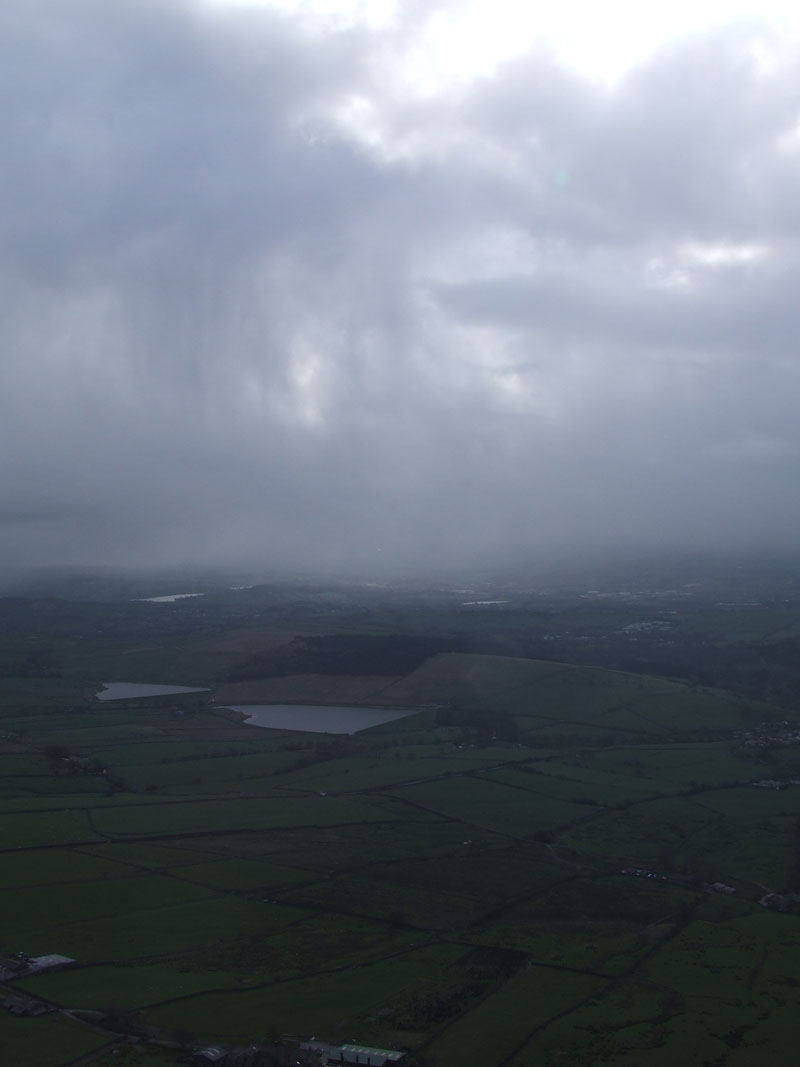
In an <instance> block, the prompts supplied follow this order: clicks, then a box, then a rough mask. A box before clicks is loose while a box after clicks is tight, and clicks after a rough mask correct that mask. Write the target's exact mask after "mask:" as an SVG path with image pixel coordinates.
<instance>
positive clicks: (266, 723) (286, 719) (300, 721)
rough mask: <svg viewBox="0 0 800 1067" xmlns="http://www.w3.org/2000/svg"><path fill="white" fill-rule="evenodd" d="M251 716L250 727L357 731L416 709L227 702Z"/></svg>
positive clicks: (347, 732)
mask: <svg viewBox="0 0 800 1067" xmlns="http://www.w3.org/2000/svg"><path fill="white" fill-rule="evenodd" d="M226 707H229V708H233V710H234V711H240V712H242V714H243V715H247V724H248V725H249V726H262V727H267V728H269V729H272V730H302V731H310V732H311V733H318V734H357V733H358V731H359V730H366V729H368V728H369V727H370V726H380V724H381V723H382V722H392V720H394V719H404V718H405V717H406V716H407V715H414V714H415V712H414V710H412V709H410V708H409V709H407V710H403V711H401V710H399V709H398V708H342V707H335V706H333V705H327V704H227V705H226Z"/></svg>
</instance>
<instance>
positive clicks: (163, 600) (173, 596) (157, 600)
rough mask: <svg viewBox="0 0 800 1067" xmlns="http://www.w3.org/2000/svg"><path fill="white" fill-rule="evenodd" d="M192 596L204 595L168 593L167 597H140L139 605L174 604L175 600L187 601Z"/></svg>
mask: <svg viewBox="0 0 800 1067" xmlns="http://www.w3.org/2000/svg"><path fill="white" fill-rule="evenodd" d="M193 596H205V593H169V594H168V595H167V596H140V597H136V600H137V601H138V602H139V603H140V604H174V603H175V601H176V600H188V599H189V598H190V597H193Z"/></svg>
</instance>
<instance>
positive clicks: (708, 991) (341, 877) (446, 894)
mask: <svg viewBox="0 0 800 1067" xmlns="http://www.w3.org/2000/svg"><path fill="white" fill-rule="evenodd" d="M259 633H262V636H264V635H266V636H265V637H264V639H265V641H266V645H264V644H260V643H259V640H260V639H259V636H258V633H256V632H255V631H253V632H248V631H235V632H230V633H221V634H220V635H219V636H218V637H217V638H214V637H212V636H209V635H204V636H202V637H187V638H185V639H181V642H180V647H179V648H176V647H174V646H170V645H168V644H167V645H165V646H164V647H150V646H147V645H144V646H141V649H140V651H138V652H137V651H135V648H136V647H137V646H133V648H130V649H128V650H127V651H122V650H120V649H119V648H116V649H115V648H113V647H110V645H109V644H106V646H105V647H104V648H103V649H102V650H101V651H100V652H98V653H97V655H96V657H95V660H94V661H92V658H91V655H90V654H89V652H88V651H87V650H85V649H84V650H82V651H81V658H80V659H79V661H78V663H79V666H75V667H73V673H72V674H71V675H68V677H66V678H62V679H61V680H57V679H36V680H28V679H25V680H18V679H0V715H1V716H2V719H1V720H0V721H1V722H2V727H3V738H2V739H1V742H2V745H4V746H5V747H2V748H0V770H1V771H2V791H0V849H2V853H3V854H2V870H3V877H2V886H1V887H0V903H2V908H1V909H0V946H1V948H0V951H1V952H3V953H6V954H10V953H12V952H24V953H28V954H30V955H40V954H46V953H59V954H63V955H66V956H69V957H73V958H74V960H75V961H76V962H75V963H74V964H73V965H72V966H70V967H69V968H67V969H64V970H59V971H54V972H50V973H42V974H36V975H27V976H25V975H21V976H18V977H17V978H16V979H13V978H8V977H7V979H6V981H5V982H4V983H3V991H4V993H5V994H6V995H9V994H12V993H16V994H24V995H26V996H31V997H34V998H41V1000H42V1002H43V1003H46V1004H47V1006H48V1007H49V1008H51V1009H53V1010H52V1011H50V1012H49V1013H48V1014H46V1015H42V1016H39V1017H37V1018H15V1017H13V1016H11V1015H9V1014H8V1013H5V1012H4V1013H0V1039H2V1041H4V1042H5V1044H4V1049H7V1050H8V1053H7V1058H8V1059H9V1062H13V1063H19V1064H20V1065H28V1064H30V1065H32V1067H38V1065H39V1064H41V1065H42V1067H61V1065H66V1064H69V1063H71V1062H72V1061H73V1060H75V1059H76V1058H77V1057H80V1056H83V1055H84V1054H90V1053H92V1052H93V1050H97V1059H96V1061H95V1062H97V1063H98V1064H101V1065H102V1064H103V1063H105V1062H106V1057H107V1052H108V1050H107V1049H104V1047H103V1046H105V1045H107V1044H108V1043H109V1042H110V1041H113V1040H114V1039H115V1035H116V1036H120V1035H122V1034H124V1033H134V1034H139V1035H140V1036H142V1037H145V1038H149V1039H152V1038H154V1037H158V1038H159V1039H163V1040H171V1041H173V1042H174V1043H175V1046H176V1047H175V1050H174V1052H169V1051H167V1050H165V1049H164V1048H157V1047H156V1046H153V1047H152V1048H151V1049H150V1050H149V1051H148V1052H144V1051H143V1052H142V1056H143V1059H142V1062H143V1063H149V1062H152V1063H154V1064H160V1063H166V1062H175V1060H176V1058H177V1056H178V1055H179V1054H181V1049H183V1050H184V1052H185V1050H186V1049H188V1048H189V1047H191V1046H193V1045H197V1044H201V1043H203V1042H212V1041H215V1042H222V1043H227V1044H236V1043H240V1044H241V1043H244V1042H248V1041H252V1040H263V1039H265V1037H266V1035H267V1034H272V1035H273V1037H274V1036H275V1035H278V1036H279V1037H280V1038H281V1039H282V1040H284V1041H286V1042H289V1043H291V1042H298V1041H301V1040H305V1039H307V1038H308V1037H309V1036H310V1035H311V1034H315V1035H317V1036H320V1035H322V1036H323V1037H324V1038H325V1039H326V1040H329V1041H332V1042H335V1041H340V1040H351V1039H353V1038H356V1039H357V1040H358V1041H359V1042H362V1043H366V1044H372V1045H376V1046H378V1047H397V1048H402V1049H405V1050H406V1051H407V1057H408V1058H407V1062H408V1063H409V1064H417V1065H419V1067H423V1065H425V1067H465V1065H466V1067H469V1065H471V1064H478V1063H479V1064H481V1067H533V1065H534V1064H535V1065H537V1067H539V1065H543V1067H556V1065H569V1067H572V1065H573V1064H584V1063H585V1064H595V1063H597V1064H600V1063H603V1064H609V1065H616V1067H645V1065H649V1064H651V1063H652V1064H654V1065H657V1064H670V1065H673V1064H674V1063H675V1062H679V1061H680V1060H681V1059H683V1060H684V1061H685V1062H697V1063H703V1062H706V1063H709V1064H711V1063H713V1064H714V1065H720V1067H728V1065H730V1067H738V1065H741V1067H746V1065H747V1064H752V1063H761V1062H764V1063H766V1062H769V1063H770V1064H773V1065H777V1067H781V1065H784V1064H785V1065H789V1064H792V1065H793V1064H794V1062H795V1059H796V1054H795V1051H794V1048H793V1045H792V1044H791V1043H790V1042H789V1041H788V1036H787V1035H789V1034H790V1032H791V1026H792V1013H791V1008H792V1006H793V1005H796V1003H797V982H798V979H797V977H796V976H797V974H798V969H799V968H800V915H798V914H797V912H796V910H794V904H793V903H792V898H791V896H787V894H791V893H792V892H793V891H794V890H795V889H797V888H798V886H800V875H799V874H798V871H800V830H798V827H799V826H800V786H795V785H790V784H788V780H787V783H785V784H786V787H785V788H783V787H782V788H780V789H777V788H755V787H754V785H753V784H752V783H753V782H754V781H756V780H759V779H769V778H771V777H772V776H773V775H775V776H777V775H779V774H780V775H781V776H782V777H788V772H786V768H787V767H793V766H794V765H795V764H794V763H793V762H792V761H793V757H794V753H793V750H792V749H791V748H790V747H788V748H783V749H780V750H779V749H777V748H774V747H773V748H770V747H768V746H767V747H762V748H753V747H750V748H748V747H747V746H745V745H744V744H743V742H742V736H743V733H744V732H745V731H747V730H748V729H751V728H752V727H753V724H754V723H759V722H763V721H767V722H768V723H769V722H775V723H777V722H780V721H782V720H783V718H784V716H785V712H784V711H783V710H781V709H777V708H773V707H771V706H769V705H766V704H759V703H754V702H751V701H748V700H745V699H744V698H740V697H736V696H733V695H731V694H729V693H726V692H719V691H714V690H706V689H702V688H699V687H697V686H689V685H684V684H682V683H679V682H676V681H670V680H666V679H662V678H654V677H648V676H645V675H640V674H639V675H633V674H625V673H623V672H620V671H603V670H600V669H597V668H584V667H572V666H567V665H564V664H558V663H550V662H541V661H535V660H529V659H521V658H513V657H507V656H489V655H475V654H466V653H455V652H447V653H443V654H438V655H434V656H432V657H430V658H428V659H427V660H425V661H424V662H422V663H421V664H420V665H418V666H417V667H416V668H415V669H413V670H410V671H409V672H408V673H407V674H406V675H403V676H397V675H389V674H381V675H378V674H376V675H374V676H371V680H370V676H368V675H364V676H363V677H361V678H354V677H349V679H348V680H347V681H342V680H341V679H340V680H339V681H338V682H336V683H335V684H334V683H331V684H329V685H327V683H326V682H325V677H333V676H323V675H315V676H311V675H309V676H306V680H305V682H304V683H303V684H302V685H300V684H298V685H295V687H294V689H293V690H292V688H291V687H292V684H293V683H292V682H291V681H290V678H289V677H288V676H285V677H281V678H275V679H269V678H268V679H263V680H262V681H261V682H259V681H258V680H257V679H255V680H253V679H250V680H243V681H238V682H232V681H229V680H226V673H230V670H231V669H232V665H235V664H236V662H237V656H238V657H240V658H241V657H242V656H245V657H250V658H252V657H253V656H255V655H257V654H260V653H262V652H263V653H264V655H267V653H269V654H270V655H273V654H276V652H275V650H276V649H277V650H278V651H279V652H280V650H281V649H282V648H283V647H284V645H285V644H286V642H287V640H288V639H287V638H286V635H281V634H280V633H279V632H277V631H275V632H273V631H267V630H264V631H263V632H262V631H259ZM237 634H238V635H239V636H238V637H237ZM242 634H244V635H246V636H242ZM92 662H93V669H92V670H91V671H90V670H89V669H88V667H89V665H90V664H91V663H92ZM121 662H124V664H125V674H124V676H125V677H127V678H128V679H131V680H143V681H144V680H152V678H153V672H157V673H158V678H159V680H163V681H165V682H168V683H174V684H186V685H196V684H197V685H199V684H203V683H206V684H209V685H211V686H212V687H213V686H214V685H215V684H216V683H217V680H219V682H220V684H219V686H218V691H219V692H220V693H228V694H230V693H232V692H236V693H244V692H249V693H253V694H255V693H258V694H259V698H260V699H266V698H265V697H264V694H265V693H271V694H273V695H275V699H279V698H278V696H277V694H280V699H286V692H287V691H292V692H294V693H295V694H296V700H297V702H298V703H302V701H303V700H306V699H308V694H309V693H312V692H313V693H314V694H315V696H314V699H315V700H319V699H321V694H322V696H325V695H326V694H327V698H328V699H329V700H330V701H331V702H336V700H337V698H341V697H344V698H345V699H346V700H347V701H352V702H358V701H359V699H361V702H362V703H364V704H373V705H374V704H375V703H376V700H377V701H379V702H382V703H384V704H386V705H388V706H397V707H401V706H402V707H416V708H418V709H419V710H418V712H417V713H416V714H414V715H412V716H410V717H409V718H407V719H402V720H396V721H394V722H391V723H386V724H384V725H382V726H380V727H376V728H374V729H371V730H366V731H363V732H362V733H359V734H356V735H353V736H352V737H350V736H344V735H340V736H335V737H334V736H329V735H324V734H302V733H293V732H290V731H285V730H282V731H271V730H259V729H257V728H254V727H252V726H247V725H244V724H243V723H242V721H241V718H240V717H238V716H236V715H235V714H233V713H231V712H227V711H225V710H220V709H216V708H214V707H213V706H212V704H211V703H210V701H211V700H213V697H214V694H213V692H212V694H211V696H210V697H209V695H207V694H196V693H192V694H187V695H185V696H177V697H171V698H152V699H148V700H142V701H123V702H120V703H119V704H118V705H117V704H115V706H114V708H113V709H110V708H109V706H108V705H101V704H100V703H99V702H97V701H96V700H95V699H94V696H93V693H94V692H95V690H96V678H97V677H108V676H112V674H111V672H112V671H114V672H116V673H118V674H121V673H122V668H121V667H120V663H121ZM246 662H250V659H247V661H246ZM326 685H327V689H326ZM225 686H227V689H226V688H225ZM237 687H238V688H237ZM248 687H249V688H248ZM362 698H363V699H362ZM795 763H796V764H797V766H798V767H800V761H795ZM715 884H716V886H717V887H716V888H714V886H715ZM720 887H721V888H720ZM768 892H771V893H773V894H777V895H778V896H779V897H780V898H781V899H782V900H784V899H785V900H786V901H788V903H787V904H786V911H785V913H778V912H776V911H771V910H768V908H767V907H765V906H764V904H762V903H759V901H760V900H761V899H762V898H763V897H764V895H765V894H766V893H768ZM73 1009H74V1010H77V1011H78V1012H79V1013H86V1012H88V1013H90V1015H86V1014H83V1015H81V1014H79V1015H78V1016H73V1015H68V1014H65V1013H66V1012H69V1011H71V1010H73ZM82 1020H83V1021H82ZM87 1020H91V1023H92V1026H93V1027H95V1029H92V1028H91V1027H90V1026H88V1025H87ZM121 1039H122V1038H121V1036H120V1040H121ZM687 1049H692V1050H693V1051H692V1052H691V1055H692V1056H693V1057H694V1059H687ZM109 1055H110V1053H109ZM170 1056H171V1057H172V1058H171V1059H170V1058H169V1057H170ZM698 1056H699V1057H700V1059H698V1058H697V1057H698ZM748 1056H750V1057H751V1058H749V1059H748ZM752 1057H756V1058H755V1059H754V1058H752ZM87 1062H88V1061H87ZM109 1062H110V1061H109Z"/></svg>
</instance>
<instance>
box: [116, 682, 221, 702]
mask: <svg viewBox="0 0 800 1067" xmlns="http://www.w3.org/2000/svg"><path fill="white" fill-rule="evenodd" d="M207 692H208V689H198V688H196V687H195V686H189V685H144V684H142V683H139V682H103V688H102V689H101V691H100V692H99V693H97V694H96V696H97V699H98V700H136V699H137V698H139V697H169V696H175V695H176V694H179V693H207Z"/></svg>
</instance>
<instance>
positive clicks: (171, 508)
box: [0, 0, 800, 570]
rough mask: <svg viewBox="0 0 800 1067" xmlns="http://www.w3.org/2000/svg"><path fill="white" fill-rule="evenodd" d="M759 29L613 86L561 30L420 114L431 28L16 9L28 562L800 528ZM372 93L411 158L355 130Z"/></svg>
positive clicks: (363, 561) (6, 201)
mask: <svg viewBox="0 0 800 1067" xmlns="http://www.w3.org/2000/svg"><path fill="white" fill-rule="evenodd" d="M393 32H396V33H397V34H398V35H399V36H397V38H396V39H395V38H393V37H392V36H391V35H392V33H393ZM754 32H755V31H754V30H750V29H748V30H743V29H737V30H736V31H735V32H734V31H730V32H728V33H723V34H721V35H720V34H717V35H711V36H709V37H708V38H706V39H703V40H698V41H695V42H691V43H685V44H682V45H676V46H674V47H672V48H670V49H668V50H666V51H665V52H664V53H663V54H661V55H659V56H656V57H655V58H654V59H653V61H652V62H650V63H648V64H647V65H645V66H643V67H642V68H641V69H640V70H638V71H637V72H635V73H634V74H632V75H631V76H629V78H628V79H627V80H625V81H624V82H623V83H622V84H620V85H619V86H618V87H616V88H615V89H613V90H610V89H603V88H598V87H596V86H593V85H591V84H589V83H588V82H585V81H582V80H581V79H580V78H579V77H578V76H577V75H574V74H571V73H569V72H567V71H565V70H563V69H561V68H559V66H558V64H557V63H555V62H554V61H553V59H552V58H551V57H548V56H547V55H545V54H543V53H541V52H535V53H533V54H531V55H530V56H527V57H525V58H523V59H521V60H519V61H516V62H514V63H511V64H508V65H507V66H506V67H505V68H502V69H500V70H499V71H498V72H497V74H496V76H495V77H494V78H493V79H489V80H484V81H482V82H481V83H477V84H476V85H474V86H473V87H471V88H468V89H466V90H459V91H452V92H450V93H448V94H445V95H443V96H442V97H441V98H438V99H435V100H432V101H430V102H428V103H427V104H424V105H423V104H421V103H420V102H419V101H418V100H410V99H409V100H402V99H398V98H397V96H396V95H390V96H386V95H385V94H384V95H383V96H382V95H381V93H382V92H383V90H382V88H381V84H380V69H379V64H378V69H377V71H376V62H375V57H376V56H382V57H383V56H386V57H388V56H390V55H391V53H392V48H393V47H394V46H397V48H400V46H401V45H402V46H405V45H406V44H407V43H408V40H409V39H410V37H411V35H412V33H413V23H411V22H409V21H408V20H406V22H405V23H404V24H403V25H402V26H401V27H400V28H399V29H398V30H397V31H385V30H384V31H372V32H368V31H366V30H347V31H345V32H341V33H338V34H327V35H322V34H314V33H313V32H312V31H311V30H309V29H308V27H305V26H302V25H300V24H299V23H298V22H296V21H294V20H292V18H290V17H288V16H281V15H277V14H275V13H270V12H268V11H264V10H260V11H255V10H253V11H246V12H245V11H238V12H237V11H233V10H228V11H227V12H223V11H217V12H215V13H214V12H212V10H211V9H209V8H206V7H202V6H200V5H199V4H196V3H191V2H189V0H184V2H177V0H176V2H170V3H164V2H163V0H160V2H158V3H155V2H141V0H136V2H135V3H134V2H133V0H120V2H116V3H114V4H107V3H100V2H99V0H96V2H91V0H66V2H63V0H59V2H58V3H56V2H55V0H53V2H47V0H41V2H39V3H34V4H30V3H25V4H23V3H21V2H9V3H6V4H5V5H4V6H3V10H2V12H0V126H1V127H2V130H3V138H4V146H5V152H4V155H5V158H6V160H7V165H6V166H5V168H4V170H3V172H2V174H1V175H0V195H2V203H3V205H4V207H3V212H2V214H1V215H0V286H1V287H2V289H1V290H0V292H1V293H2V302H3V315H2V320H0V345H1V346H2V348H1V349H0V352H2V355H0V434H2V439H3V440H2V456H0V489H1V490H2V499H3V502H4V503H3V510H2V511H0V547H2V549H3V551H4V553H5V555H6V557H7V558H8V559H11V560H15V559H16V560H19V561H25V562H70V561H110V562H129V561H132V562H137V563H141V562H151V561H152V562H162V561H192V560H206V559H207V560H214V559H219V560H225V559H232V558H247V559H248V560H254V559H258V560H261V561H263V562H264V564H265V565H267V564H271V563H274V564H275V565H280V564H284V563H291V564H293V565H298V564H307V565H309V566H326V567H344V566H346V567H349V568H353V567H356V568H357V567H362V568H364V569H374V568H382V569H385V570H390V569H392V568H394V567H407V566H411V567H419V568H424V567H436V566H441V565H442V564H443V563H447V562H451V561H453V560H454V559H455V560H465V561H467V560H470V559H492V558H495V559H503V560H506V559H508V558H511V557H512V556H519V557H522V556H525V554H526V553H529V552H542V551H547V550H548V549H551V548H553V547H554V546H563V545H565V544H569V545H573V546H574V547H575V549H576V550H577V549H579V548H581V547H583V548H585V547H586V546H587V545H590V544H597V545H599V546H601V547H602V546H603V545H612V544H613V545H615V546H618V545H620V544H632V545H633V544H649V543H652V544H684V543H692V542H693V541H698V540H701V541H703V543H712V542H713V541H714V538H717V539H718V540H720V541H721V542H725V543H747V542H751V541H753V542H759V543H767V542H769V541H771V540H781V539H783V540H788V539H790V538H791V537H792V536H793V533H794V531H795V529H796V524H797V519H798V504H797V503H796V499H797V497H796V490H797V475H796V473H795V469H796V463H795V458H796V452H797V448H798V445H800V436H799V435H798V431H797V429H796V426H795V421H796V420H795V417H794V412H793V410H792V398H793V396H795V395H796V388H797V366H798V364H797V360H796V356H795V353H794V352H793V349H792V343H793V342H792V339H793V337H794V336H795V334H796V331H797V326H798V322H797V302H796V299H795V297H794V294H795V292H796V275H797V263H798V247H797V206H796V196H795V192H794V188H793V187H792V177H793V176H794V175H796V172H797V166H798V160H800V154H798V153H796V152H795V153H794V154H793V152H792V151H791V150H790V149H786V148H785V147H784V148H781V147H780V144H779V139H780V137H781V135H782V134H785V133H786V131H787V130H789V129H790V128H791V127H792V125H793V123H794V122H795V120H796V117H797V115H796V102H795V99H794V96H793V90H792V85H793V84H796V73H797V66H796V60H797V57H794V58H791V57H790V58H789V59H788V60H786V61H785V62H784V63H783V65H779V66H778V67H777V68H776V69H775V70H774V71H772V72H767V73H765V72H764V71H763V70H760V69H759V68H758V66H757V64H755V62H754V61H753V59H752V49H751V48H750V43H751V41H752V39H753V33H754ZM354 95H355V96H359V95H360V96H362V97H371V98H373V99H375V100H376V101H377V103H376V110H377V113H378V114H379V117H380V119H381V122H382V123H383V126H382V136H383V137H385V138H386V139H388V141H389V142H391V141H392V139H396V140H397V141H398V142H399V141H402V142H403V143H404V144H405V145H406V147H405V149H404V150H403V151H393V150H392V151H390V150H388V149H387V147H386V145H382V144H381V143H380V141H378V143H372V144H370V143H367V142H365V141H360V140H359V139H358V138H357V137H356V136H354V135H352V134H351V133H349V132H347V131H346V130H345V129H344V128H343V127H342V126H341V125H340V124H337V122H336V120H335V111H336V105H337V102H339V103H343V102H344V101H346V100H347V99H348V98H350V99H352V98H353V96H354ZM409 145H411V147H408V146H409ZM703 242H705V243H706V244H708V245H709V246H710V245H714V244H717V245H721V244H737V243H738V244H753V245H756V244H763V245H765V246H768V247H769V251H768V253H767V254H766V255H765V257H764V258H763V259H761V260H757V259H756V260H753V261H752V262H747V263H739V264H736V263H732V264H724V263H723V264H719V263H718V264H713V263H708V262H706V263H703V262H700V261H697V260H692V259H691V255H689V253H687V252H686V249H685V246H687V244H688V245H690V244H692V243H694V244H702V243H703ZM682 249H683V251H682ZM687 256H688V258H687ZM682 257H683V258H682ZM655 262H658V263H660V264H661V266H658V267H657V269H656V268H652V264H653V263H655ZM648 264H651V267H650V268H649V267H648ZM654 271H655V273H654ZM681 272H683V273H684V274H685V275H686V278H685V279H684V282H680V279H679V281H678V282H676V281H675V277H673V276H677V275H678V274H680V273H681Z"/></svg>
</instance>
